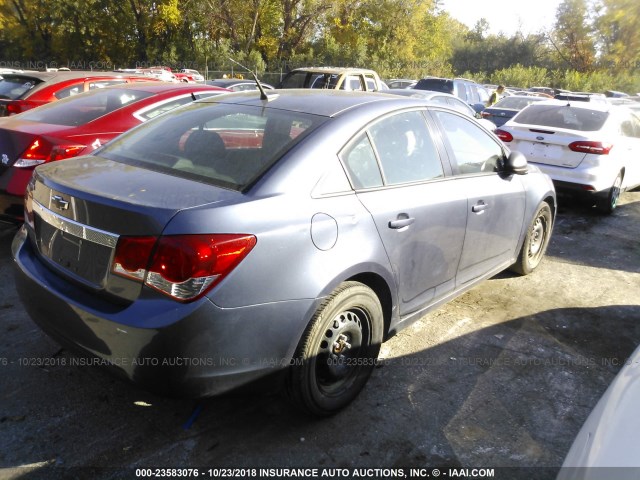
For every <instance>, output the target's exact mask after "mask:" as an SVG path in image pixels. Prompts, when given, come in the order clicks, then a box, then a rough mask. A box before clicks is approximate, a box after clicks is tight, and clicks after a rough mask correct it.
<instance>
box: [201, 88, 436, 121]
mask: <svg viewBox="0 0 640 480" xmlns="http://www.w3.org/2000/svg"><path fill="white" fill-rule="evenodd" d="M270 92H273V93H267V97H268V100H261V98H260V92H259V91H257V90H252V91H248V92H236V93H230V94H228V95H220V96H216V97H211V98H205V99H202V100H198V103H231V104H242V105H250V106H257V107H265V106H269V107H270V108H277V109H281V110H289V111H292V112H300V113H307V114H311V115H320V116H324V117H334V116H337V115H339V114H340V113H341V112H344V111H346V110H349V109H351V108H355V107H359V106H363V105H366V104H375V103H378V102H390V103H391V102H396V103H397V104H398V105H399V106H407V107H410V106H412V105H416V106H418V105H419V106H425V105H427V104H428V103H426V102H427V101H426V100H424V99H420V98H412V97H401V96H400V95H392V94H386V93H378V92H364V91H363V92H360V91H342V90H331V89H328V90H325V89H318V90H315V89H298V88H294V89H282V90H272V91H270Z"/></svg>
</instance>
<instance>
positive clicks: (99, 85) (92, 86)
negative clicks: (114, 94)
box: [89, 80, 127, 90]
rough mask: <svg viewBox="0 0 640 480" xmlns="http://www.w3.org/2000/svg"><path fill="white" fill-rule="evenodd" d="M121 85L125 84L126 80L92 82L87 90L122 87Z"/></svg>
mask: <svg viewBox="0 0 640 480" xmlns="http://www.w3.org/2000/svg"><path fill="white" fill-rule="evenodd" d="M123 83H127V81H126V80H94V81H92V82H89V90H94V89H96V88H104V87H109V86H111V85H122V84H123Z"/></svg>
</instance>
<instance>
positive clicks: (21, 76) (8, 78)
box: [0, 70, 155, 117]
mask: <svg viewBox="0 0 640 480" xmlns="http://www.w3.org/2000/svg"><path fill="white" fill-rule="evenodd" d="M149 80H155V79H154V78H150V77H148V76H146V75H138V74H122V73H118V72H86V71H78V70H75V71H56V72H31V71H26V72H14V73H8V74H2V79H1V80H0V117H8V116H10V115H17V114H18V113H22V112H25V111H27V110H30V109H32V108H35V107H39V106H40V105H44V104H45V103H49V102H55V101H56V100H61V99H63V98H67V97H71V96H73V95H77V94H79V93H84V92H88V91H90V90H95V89H98V88H104V87H107V86H109V85H120V84H125V83H132V82H147V81H149Z"/></svg>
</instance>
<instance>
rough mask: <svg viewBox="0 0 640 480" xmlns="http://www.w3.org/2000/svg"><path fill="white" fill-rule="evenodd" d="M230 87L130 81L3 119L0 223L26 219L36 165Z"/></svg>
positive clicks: (78, 151)
mask: <svg viewBox="0 0 640 480" xmlns="http://www.w3.org/2000/svg"><path fill="white" fill-rule="evenodd" d="M226 92H229V90H226V89H224V88H219V87H214V86H208V85H194V84H186V83H181V84H180V83H165V82H147V83H130V84H123V85H118V86H112V87H108V88H100V89H95V90H93V91H90V92H87V93H84V94H82V95H77V96H74V97H72V98H68V99H64V100H60V101H57V102H53V103H49V104H47V105H43V106H41V107H39V108H35V109H32V110H29V111H27V112H25V113H22V114H20V115H16V116H11V117H4V118H0V222H10V223H19V222H21V221H22V219H23V200H22V197H23V195H24V192H25V190H26V186H27V183H28V182H29V179H30V178H31V173H32V171H33V169H34V168H35V167H36V166H37V165H40V164H42V163H45V162H52V161H55V160H63V159H66V158H71V157H76V156H78V155H82V154H87V153H90V152H92V151H93V150H95V149H96V148H98V147H100V146H101V145H103V144H104V143H106V142H108V141H109V140H111V139H112V138H114V137H116V136H117V135H119V134H121V133H122V132H124V131H126V130H129V129H130V128H132V127H134V126H136V125H138V124H140V123H142V122H144V121H145V120H148V119H150V118H153V117H156V116H158V115H161V114H162V113H164V112H166V111H169V110H171V109H173V108H176V107H178V106H180V105H184V104H187V103H190V102H192V101H193V100H195V99H197V98H204V97H207V96H211V95H217V94H220V93H226Z"/></svg>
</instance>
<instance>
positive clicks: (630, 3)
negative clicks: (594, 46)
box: [595, 0, 640, 73]
mask: <svg viewBox="0 0 640 480" xmlns="http://www.w3.org/2000/svg"><path fill="white" fill-rule="evenodd" d="M597 11H598V13H599V15H598V18H597V20H596V23H595V25H596V28H597V32H598V40H599V47H600V50H601V58H600V61H601V63H602V64H603V66H604V67H605V68H607V69H609V70H612V71H613V72H614V73H620V72H622V71H624V70H637V69H638V67H640V30H639V29H638V25H639V24H640V2H638V1H637V0H602V2H601V3H600V4H599V5H598V10H597Z"/></svg>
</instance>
